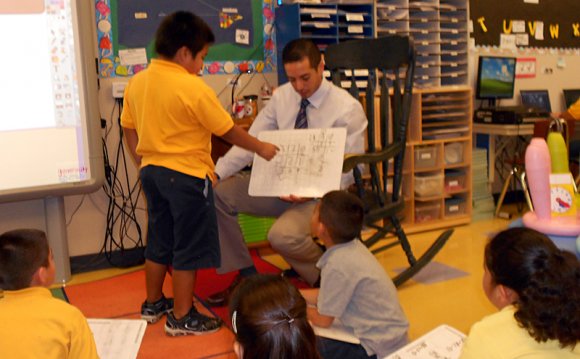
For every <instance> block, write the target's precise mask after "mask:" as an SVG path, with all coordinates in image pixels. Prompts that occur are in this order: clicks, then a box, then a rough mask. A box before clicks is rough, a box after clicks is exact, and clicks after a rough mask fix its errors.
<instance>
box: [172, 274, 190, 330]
mask: <svg viewBox="0 0 580 359" xmlns="http://www.w3.org/2000/svg"><path fill="white" fill-rule="evenodd" d="M195 273H196V272H195V271H188V270H174V271H173V273H172V276H173V277H172V278H173V303H174V304H173V315H174V316H175V318H176V319H181V318H182V317H184V316H185V315H187V314H188V313H189V311H190V310H191V307H192V300H193V295H194V293H193V291H194V288H195Z"/></svg>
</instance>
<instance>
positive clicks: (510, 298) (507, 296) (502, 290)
mask: <svg viewBox="0 0 580 359" xmlns="http://www.w3.org/2000/svg"><path fill="white" fill-rule="evenodd" d="M496 293H497V296H498V300H499V301H500V303H501V305H502V308H503V307H505V306H507V305H510V304H512V303H514V302H515V301H516V300H518V294H517V293H516V292H515V291H514V290H513V289H511V288H510V287H506V286H505V285H502V284H498V285H497V288H496Z"/></svg>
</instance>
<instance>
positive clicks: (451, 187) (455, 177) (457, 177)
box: [445, 170, 465, 193]
mask: <svg viewBox="0 0 580 359" xmlns="http://www.w3.org/2000/svg"><path fill="white" fill-rule="evenodd" d="M464 189H465V171H454V170H448V171H445V192H448V193H449V192H456V191H462V190H464Z"/></svg>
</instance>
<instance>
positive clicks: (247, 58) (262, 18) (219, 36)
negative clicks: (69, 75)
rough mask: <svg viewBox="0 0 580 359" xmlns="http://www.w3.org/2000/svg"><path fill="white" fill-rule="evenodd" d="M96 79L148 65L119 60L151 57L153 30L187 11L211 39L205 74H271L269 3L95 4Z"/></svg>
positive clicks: (105, 0)
mask: <svg viewBox="0 0 580 359" xmlns="http://www.w3.org/2000/svg"><path fill="white" fill-rule="evenodd" d="M95 9H96V11H95V14H96V23H97V39H98V50H99V76H100V77H101V78H106V77H124V76H132V75H134V74H135V73H137V72H139V71H141V70H143V69H144V68H145V67H147V63H143V64H142V63H129V64H127V63H124V62H123V61H122V57H121V56H120V52H119V51H121V54H124V53H126V52H127V51H141V52H142V53H144V54H146V58H147V62H149V61H150V59H151V58H152V57H154V56H155V55H154V44H153V42H154V41H153V40H154V37H155V30H156V29H157V27H158V25H159V23H160V22H161V20H162V19H163V17H164V16H165V15H167V14H170V13H172V12H174V11H176V10H186V11H191V12H193V13H195V14H196V15H198V16H200V17H201V18H202V19H204V20H205V21H206V22H207V24H208V25H209V26H210V27H211V28H212V30H213V32H214V35H215V37H216V41H215V43H214V44H213V45H212V46H211V47H210V51H209V53H208V56H207V57H206V59H205V66H204V73H206V74H229V73H239V72H240V71H246V70H247V69H249V68H251V69H254V70H255V71H257V72H272V71H273V70H274V64H275V63H276V46H275V34H274V26H273V22H274V2H273V1H271V0H163V1H159V0H141V1H132V0H96V3H95Z"/></svg>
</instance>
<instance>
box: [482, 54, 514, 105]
mask: <svg viewBox="0 0 580 359" xmlns="http://www.w3.org/2000/svg"><path fill="white" fill-rule="evenodd" d="M515 75H516V59H515V57H495V56H480V57H479V65H478V67H477V92H476V97H477V98H478V99H480V100H490V102H492V103H494V102H495V100H496V99H503V98H512V97H513V96H514V82H515V77H516V76H515Z"/></svg>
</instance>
